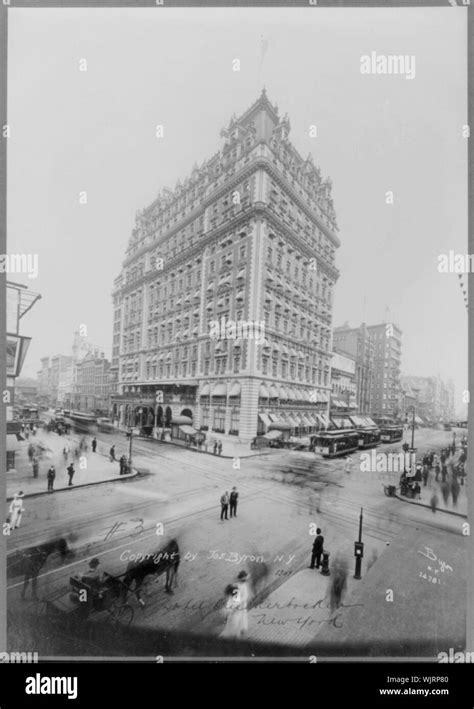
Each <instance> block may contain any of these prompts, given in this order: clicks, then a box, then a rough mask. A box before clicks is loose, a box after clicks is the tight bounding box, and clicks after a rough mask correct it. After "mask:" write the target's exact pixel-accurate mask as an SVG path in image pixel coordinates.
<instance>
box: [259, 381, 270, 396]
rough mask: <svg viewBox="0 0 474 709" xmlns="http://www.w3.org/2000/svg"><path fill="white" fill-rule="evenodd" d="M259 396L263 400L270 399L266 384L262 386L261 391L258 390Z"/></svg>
mask: <svg viewBox="0 0 474 709" xmlns="http://www.w3.org/2000/svg"><path fill="white" fill-rule="evenodd" d="M258 395H259V397H260V398H261V399H268V397H269V393H268V389H267V387H266V386H265V384H260V389H259V390H258Z"/></svg>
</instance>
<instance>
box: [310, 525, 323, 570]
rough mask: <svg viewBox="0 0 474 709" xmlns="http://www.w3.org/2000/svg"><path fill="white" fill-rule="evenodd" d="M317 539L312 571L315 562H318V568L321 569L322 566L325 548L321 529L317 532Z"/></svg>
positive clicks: (312, 557) (314, 543) (314, 547)
mask: <svg viewBox="0 0 474 709" xmlns="http://www.w3.org/2000/svg"><path fill="white" fill-rule="evenodd" d="M316 535H317V536H316V539H315V540H314V542H313V553H312V554H311V566H310V567H309V568H310V569H314V562H315V561H316V568H317V569H319V567H320V566H321V555H322V553H323V547H324V537H323V536H322V534H321V530H320V529H319V527H318V528H317V530H316Z"/></svg>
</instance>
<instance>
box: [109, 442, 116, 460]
mask: <svg viewBox="0 0 474 709" xmlns="http://www.w3.org/2000/svg"><path fill="white" fill-rule="evenodd" d="M109 455H110V461H111V462H113V461H115V444H114V445H113V446H112V448H111V449H110V451H109Z"/></svg>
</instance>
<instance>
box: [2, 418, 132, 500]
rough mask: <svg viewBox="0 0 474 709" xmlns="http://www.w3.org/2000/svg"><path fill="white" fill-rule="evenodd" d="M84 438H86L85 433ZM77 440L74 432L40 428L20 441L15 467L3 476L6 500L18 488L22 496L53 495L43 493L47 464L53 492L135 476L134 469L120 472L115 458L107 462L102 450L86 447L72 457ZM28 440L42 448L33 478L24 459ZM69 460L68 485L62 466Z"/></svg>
mask: <svg viewBox="0 0 474 709" xmlns="http://www.w3.org/2000/svg"><path fill="white" fill-rule="evenodd" d="M86 438H87V439H88V440H90V437H89V436H87V437H86ZM79 440H80V437H79V436H76V435H74V434H70V435H68V436H58V435H57V434H55V433H47V432H44V431H40V432H39V433H37V435H36V436H30V438H29V440H27V441H20V442H19V450H17V452H16V456H15V463H16V468H15V470H14V471H12V470H10V471H8V473H7V476H6V480H7V501H9V500H11V499H12V498H13V495H14V494H15V493H17V492H19V490H22V491H23V493H24V495H25V498H26V497H30V496H32V495H41V494H45V495H48V494H53V493H48V492H47V485H48V482H47V478H46V474H47V472H48V469H49V468H50V466H51V465H54V467H55V468H56V478H55V480H54V492H58V491H62V490H74V488H78V487H84V486H87V485H97V484H99V483H105V482H111V481H113V480H127V479H130V478H132V477H135V476H136V475H137V472H136V471H134V472H132V473H130V474H128V475H120V467H119V463H118V461H116V462H111V461H110V460H109V457H108V455H104V454H103V453H99V452H97V453H92V451H91V449H90V447H89V449H88V451H86V452H82V453H81V456H82V457H81V458H79V459H75V458H74V456H73V454H72V453H73V451H74V448H75V447H76V445H77V444H78V442H79ZM31 443H32V444H33V445H38V444H41V445H43V446H44V448H45V449H46V450H45V451H44V453H43V455H42V458H41V459H40V461H39V474H38V477H37V478H34V477H33V469H32V466H31V463H30V461H29V458H28V447H29V445H30V444H31ZM66 443H67V444H68V446H69V449H70V453H69V455H68V460H67V462H65V459H64V456H63V454H62V450H63V448H64V446H65V445H66ZM123 452H125V446H124V450H123V451H122V450H117V456H118V457H120V455H121V454H122V453H123ZM71 462H72V463H73V465H74V470H75V475H74V478H73V485H72V486H70V487H69V486H68V482H69V477H68V474H67V471H66V468H67V466H68V465H69V464H70V463H71Z"/></svg>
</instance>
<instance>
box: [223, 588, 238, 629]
mask: <svg viewBox="0 0 474 709" xmlns="http://www.w3.org/2000/svg"><path fill="white" fill-rule="evenodd" d="M224 593H225V596H226V603H225V607H224V614H225V619H226V620H225V626H224V630H223V631H222V633H220V635H219V637H221V638H237V637H238V634H239V630H240V627H239V624H238V620H239V616H238V615H237V613H236V611H237V608H238V606H239V603H240V597H239V588H238V586H237V584H228V585H227V586H226V587H225V591H224Z"/></svg>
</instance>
